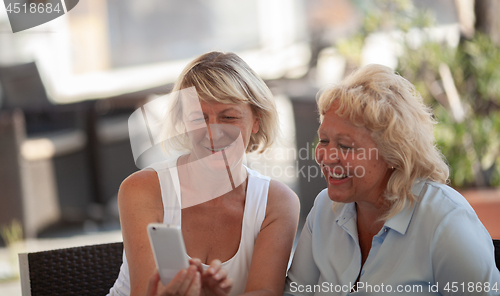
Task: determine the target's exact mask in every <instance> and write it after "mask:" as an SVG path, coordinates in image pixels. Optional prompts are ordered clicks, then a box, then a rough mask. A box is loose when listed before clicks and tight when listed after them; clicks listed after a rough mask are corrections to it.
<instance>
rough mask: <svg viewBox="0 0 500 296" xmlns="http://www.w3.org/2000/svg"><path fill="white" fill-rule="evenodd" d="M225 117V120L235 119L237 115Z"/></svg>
mask: <svg viewBox="0 0 500 296" xmlns="http://www.w3.org/2000/svg"><path fill="white" fill-rule="evenodd" d="M224 119H225V120H235V119H236V117H234V116H224Z"/></svg>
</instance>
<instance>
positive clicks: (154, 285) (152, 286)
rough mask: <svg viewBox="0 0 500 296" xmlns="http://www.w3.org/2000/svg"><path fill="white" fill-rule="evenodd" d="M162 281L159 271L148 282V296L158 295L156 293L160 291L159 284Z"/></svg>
mask: <svg viewBox="0 0 500 296" xmlns="http://www.w3.org/2000/svg"><path fill="white" fill-rule="evenodd" d="M159 281H160V274H158V271H156V272H155V273H154V274H153V275H152V276H151V277H150V278H149V281H148V288H147V291H146V295H147V296H153V295H156V292H157V291H158V282H159Z"/></svg>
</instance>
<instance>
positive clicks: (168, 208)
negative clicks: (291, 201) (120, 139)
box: [108, 159, 270, 296]
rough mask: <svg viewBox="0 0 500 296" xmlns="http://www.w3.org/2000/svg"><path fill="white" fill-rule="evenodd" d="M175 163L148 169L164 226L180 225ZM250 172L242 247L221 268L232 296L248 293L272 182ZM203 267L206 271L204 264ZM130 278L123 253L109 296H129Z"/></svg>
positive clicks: (153, 165)
mask: <svg viewBox="0 0 500 296" xmlns="http://www.w3.org/2000/svg"><path fill="white" fill-rule="evenodd" d="M176 162H177V159H173V160H169V161H165V162H159V163H155V164H152V165H151V166H149V168H152V169H154V170H155V171H156V173H157V174H158V178H159V180H160V188H161V196H162V201H163V211H164V217H163V223H164V224H176V225H181V215H180V214H181V211H179V210H178V209H179V208H180V207H179V204H178V198H172V196H174V197H178V196H180V182H179V175H178V172H177V167H176V166H175V164H176ZM247 172H248V186H247V193H246V199H245V209H244V212H243V223H242V229H241V240H240V245H239V248H238V251H237V252H236V254H235V255H234V256H233V257H232V258H231V259H229V260H227V261H225V262H223V263H222V267H223V268H225V269H226V270H227V271H228V277H230V278H232V279H233V281H234V284H233V288H232V289H231V293H229V295H239V294H242V293H243V292H244V291H245V286H246V281H247V277H248V271H249V270H250V263H251V261H252V254H253V247H254V245H255V240H256V239H257V235H258V234H259V232H260V228H261V226H262V222H263V221H264V218H265V215H266V206H267V193H268V190H269V182H270V178H269V177H266V176H263V175H261V174H259V173H258V172H256V171H254V170H251V169H249V168H247ZM181 227H182V226H181ZM144 231H146V230H144ZM203 266H204V267H205V268H206V267H207V265H205V264H204V265H203ZM129 278H130V277H129V272H128V263H127V258H126V256H125V251H124V252H123V264H122V266H121V268H120V274H119V275H118V279H117V280H116V282H115V284H114V285H113V287H112V288H111V289H110V291H109V294H108V295H111V296H114V295H120V296H125V295H126V296H128V295H130V280H129Z"/></svg>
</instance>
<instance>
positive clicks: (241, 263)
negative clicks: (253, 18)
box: [110, 52, 299, 296]
mask: <svg viewBox="0 0 500 296" xmlns="http://www.w3.org/2000/svg"><path fill="white" fill-rule="evenodd" d="M189 88H191V90H193V91H195V92H196V95H197V96H195V98H196V99H195V100H193V96H191V97H190V98H186V95H184V94H182V95H181V92H180V91H181V90H184V89H189ZM173 91H174V92H176V93H178V94H179V95H177V97H176V99H175V101H174V104H172V105H171V106H170V108H169V113H168V116H167V117H166V119H165V126H166V127H167V129H166V130H165V133H166V134H168V137H169V139H170V140H171V141H170V142H169V143H170V144H169V145H167V146H169V147H173V148H175V149H179V148H183V149H187V150H188V153H187V154H184V155H182V156H180V157H179V158H174V159H171V160H169V161H166V162H160V163H155V164H153V165H151V166H150V167H149V168H147V169H144V170H141V171H139V172H136V173H134V174H132V175H131V176H129V177H128V178H127V179H125V180H124V181H123V183H122V185H121V186H120V190H119V193H118V204H119V209H120V221H121V227H122V233H123V243H124V247H125V248H124V249H125V250H124V263H123V265H122V268H121V271H120V275H119V278H118V279H117V281H116V283H115V285H114V286H113V288H111V290H110V295H148V296H152V295H239V294H245V293H249V295H250V294H251V295H281V294H282V293H283V288H284V284H285V276H286V268H287V263H288V259H289V257H290V252H291V249H292V245H293V240H294V237H295V232H296V228H297V223H298V218H299V201H298V198H297V196H296V195H295V193H294V192H293V191H291V190H290V189H289V188H288V187H287V186H285V185H284V184H281V183H280V182H278V181H274V180H270V179H269V178H268V177H264V176H262V175H260V174H259V173H257V172H255V171H252V170H250V169H248V168H246V167H245V166H244V165H243V163H242V156H243V154H244V153H245V152H253V151H259V150H260V151H264V150H265V149H266V148H268V147H269V146H270V145H271V144H272V142H273V141H274V139H275V137H276V134H277V129H278V122H277V120H278V118H277V112H276V107H275V104H274V101H273V97H272V94H271V92H270V90H269V89H268V88H267V86H266V85H265V84H264V82H263V81H262V80H261V79H260V78H258V77H257V75H256V74H255V73H254V72H253V70H251V69H250V67H249V66H248V65H247V64H246V63H245V62H244V61H243V60H241V58H239V57H238V56H237V55H235V54H233V53H220V52H210V53H207V54H204V55H202V56H200V57H198V58H196V59H195V60H193V61H192V62H191V63H190V64H189V65H188V66H187V67H186V68H185V69H184V71H183V72H182V74H181V76H180V77H179V79H178V81H177V82H176V84H175V85H174V89H173ZM177 91H179V92H177ZM174 92H173V93H174ZM172 139H173V141H172ZM222 176H224V177H222ZM179 200H180V205H179V203H176V202H177V201H179ZM172 209H174V210H172ZM149 223H170V224H172V223H173V224H178V225H181V229H182V234H183V237H184V241H185V245H186V250H187V253H188V255H189V256H190V258H192V259H191V260H190V264H191V266H190V267H189V268H188V269H186V270H183V271H180V272H179V273H178V274H177V276H176V277H175V278H174V279H173V280H172V282H170V283H169V284H168V285H167V286H163V285H162V284H161V283H160V282H159V277H158V273H157V272H156V267H155V263H154V258H153V254H152V252H151V248H150V245H149V240H148V236H147V233H146V226H147V225H148V224H149Z"/></svg>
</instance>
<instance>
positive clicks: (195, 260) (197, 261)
mask: <svg viewBox="0 0 500 296" xmlns="http://www.w3.org/2000/svg"><path fill="white" fill-rule="evenodd" d="M189 265H194V266H196V269H198V272H199V273H201V274H203V265H202V264H201V260H200V259H198V258H191V259H189Z"/></svg>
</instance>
